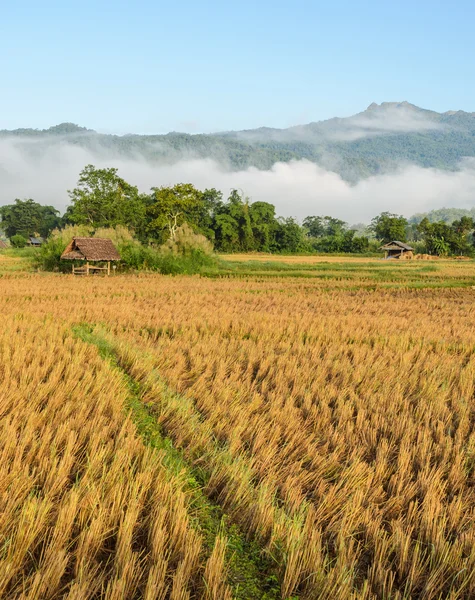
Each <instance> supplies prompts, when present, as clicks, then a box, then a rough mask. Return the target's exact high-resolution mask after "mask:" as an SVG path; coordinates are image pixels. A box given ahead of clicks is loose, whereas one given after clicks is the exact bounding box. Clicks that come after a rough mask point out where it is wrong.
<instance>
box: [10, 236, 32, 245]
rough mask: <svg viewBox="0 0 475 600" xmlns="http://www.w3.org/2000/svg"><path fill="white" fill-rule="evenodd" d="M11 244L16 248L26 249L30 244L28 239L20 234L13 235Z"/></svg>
mask: <svg viewBox="0 0 475 600" xmlns="http://www.w3.org/2000/svg"><path fill="white" fill-rule="evenodd" d="M10 243H11V245H12V246H13V247H14V248H24V247H25V246H26V245H27V244H28V240H27V239H26V237H23V236H22V235H20V234H16V235H12V237H11V238H10Z"/></svg>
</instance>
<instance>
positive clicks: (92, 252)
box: [61, 237, 120, 275]
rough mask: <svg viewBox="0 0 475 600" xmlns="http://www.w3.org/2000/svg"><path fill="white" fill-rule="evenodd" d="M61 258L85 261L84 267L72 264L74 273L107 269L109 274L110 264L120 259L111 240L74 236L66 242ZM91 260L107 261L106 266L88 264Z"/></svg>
mask: <svg viewBox="0 0 475 600" xmlns="http://www.w3.org/2000/svg"><path fill="white" fill-rule="evenodd" d="M61 259H62V260H73V261H76V260H80V261H86V264H85V266H84V267H75V266H74V264H73V274H76V275H89V273H90V272H94V271H107V275H110V264H111V262H115V261H118V260H120V254H119V253H118V252H117V250H116V247H115V246H114V244H113V243H112V241H111V240H106V239H102V238H83V237H76V238H73V239H72V240H71V242H70V243H69V244H68V247H67V248H66V250H65V251H64V252H63V254H62V255H61ZM91 262H92V263H107V266H97V265H90V264H89V263H91Z"/></svg>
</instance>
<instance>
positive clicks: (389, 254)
mask: <svg viewBox="0 0 475 600" xmlns="http://www.w3.org/2000/svg"><path fill="white" fill-rule="evenodd" d="M380 250H384V258H413V256H414V254H413V253H414V248H411V246H409V245H408V244H405V243H404V242H400V241H398V240H394V241H392V242H389V243H388V244H385V245H384V246H381V248H380Z"/></svg>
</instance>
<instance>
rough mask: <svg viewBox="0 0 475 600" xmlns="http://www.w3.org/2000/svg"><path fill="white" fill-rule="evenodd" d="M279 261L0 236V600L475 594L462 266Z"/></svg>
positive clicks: (469, 317) (468, 344)
mask: <svg viewBox="0 0 475 600" xmlns="http://www.w3.org/2000/svg"><path fill="white" fill-rule="evenodd" d="M290 258H291V257H286V258H282V257H279V260H278V261H277V263H279V264H275V263H273V265H274V266H273V267H272V268H270V267H269V268H268V267H266V266H265V265H269V264H270V262H271V260H270V259H269V257H266V260H265V261H264V262H263V263H257V266H256V263H255V262H253V261H252V260H251V259H250V258H249V257H240V258H238V260H237V261H236V262H234V263H232V264H231V263H226V264H224V265H223V266H222V269H221V270H220V271H219V272H215V273H211V274H210V275H211V276H210V277H206V278H205V277H197V276H195V277H185V276H180V277H165V276H160V275H156V274H140V275H134V274H128V275H117V276H112V277H109V278H107V277H102V276H93V277H89V278H85V277H84V278H81V277H76V278H75V277H73V276H72V275H61V274H46V273H36V272H33V271H32V270H30V268H29V263H28V260H27V259H26V258H21V257H20V258H15V256H13V255H11V253H10V254H8V253H7V254H5V253H3V254H2V253H0V311H1V315H2V327H1V328H0V415H1V419H0V453H1V460H0V549H1V550H0V598H6V599H10V598H11V599H43V598H45V599H46V598H48V599H49V598H51V599H55V598H67V599H70V600H72V599H74V600H85V599H91V600H93V599H94V600H96V599H108V600H112V599H114V600H120V599H131V600H133V599H134V600H135V599H138V598H145V599H147V600H152V599H154V600H155V599H163V600H166V599H170V600H194V599H200V600H201V599H203V600H204V599H206V600H223V599H225V600H231V599H233V598H235V599H243V600H251V599H267V600H272V599H287V600H290V599H293V600H295V599H297V598H298V599H302V600H314V599H322V600H323V599H336V600H350V599H352V600H359V599H363V600H364V599H401V600H402V599H424V600H430V599H434V600H435V599H446V598H447V599H450V600H458V599H466V600H469V599H471V598H474V597H475V427H474V425H475V400H474V382H475V325H474V323H475V289H474V288H473V287H472V286H475V263H474V262H471V261H469V262H457V261H440V262H439V261H434V263H432V262H430V263H424V262H423V261H420V262H419V261H418V262H416V261H414V262H411V264H408V263H401V264H394V263H393V262H392V261H390V262H389V261H388V262H384V261H378V260H377V259H360V260H354V259H351V260H345V259H344V258H335V260H329V259H328V257H324V259H322V261H323V262H318V263H317V262H316V261H315V262H313V261H311V260H310V257H309V258H305V257H304V258H302V257H298V261H297V260H296V259H295V258H294V257H292V260H290ZM312 258H313V257H312ZM280 263H281V264H283V265H284V266H283V267H281V266H280ZM263 265H264V266H263ZM289 267H290V269H289Z"/></svg>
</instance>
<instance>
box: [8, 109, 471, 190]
mask: <svg viewBox="0 0 475 600" xmlns="http://www.w3.org/2000/svg"><path fill="white" fill-rule="evenodd" d="M1 140H3V141H7V142H8V141H11V140H13V143H15V144H16V145H19V146H22V147H23V149H24V151H26V152H30V154H31V153H34V152H35V151H36V152H38V147H39V148H40V150H41V146H42V145H43V146H44V147H45V148H47V147H51V146H55V145H58V144H71V145H75V146H79V147H82V148H84V149H86V150H88V151H90V152H91V153H92V157H93V158H94V155H97V156H101V157H102V158H104V157H106V158H107V159H109V158H110V160H111V161H113V160H114V159H115V158H117V157H127V158H132V159H134V158H135V159H137V157H140V158H142V159H144V160H146V161H148V162H151V163H152V164H153V163H159V164H173V163H176V162H179V161H180V160H188V159H193V158H197V159H212V160H215V161H216V162H218V163H220V164H222V165H223V166H224V167H226V168H229V169H233V170H242V169H247V168H249V167H255V168H258V169H263V170H267V169H270V168H272V166H273V165H274V164H275V163H276V162H289V161H291V160H302V159H305V160H309V161H311V162H314V163H316V164H317V165H319V166H320V167H322V168H323V169H326V170H329V171H334V172H336V173H338V174H339V175H340V176H341V177H342V178H343V179H345V180H347V181H349V182H350V183H356V182H357V181H359V180H361V179H364V178H367V177H371V176H374V175H379V174H384V173H388V172H392V171H394V170H397V169H398V168H400V166H401V165H407V164H414V165H417V166H420V167H424V168H437V169H444V170H457V169H458V168H459V165H460V163H461V161H463V159H465V158H475V113H470V112H465V111H462V110H457V111H455V110H454V111H446V112H443V113H438V112H436V111H432V110H428V109H424V108H421V107H418V106H416V105H414V104H411V103H410V102H408V101H406V100H404V101H402V102H382V103H381V104H377V103H376V102H373V103H371V104H370V105H369V106H368V107H367V108H366V109H365V110H363V111H362V112H360V113H357V114H355V115H352V116H350V117H333V118H331V119H326V120H322V121H315V122H310V123H307V124H303V125H294V126H292V127H288V128H281V129H279V128H272V127H259V128H256V129H248V130H240V131H224V132H218V133H199V134H189V133H181V132H169V133H167V134H125V135H117V134H105V133H99V132H97V131H94V130H92V129H88V128H87V127H83V126H79V125H76V124H75V123H70V122H64V123H59V124H58V125H53V126H52V127H49V128H48V129H43V130H41V129H32V128H20V129H15V130H5V129H4V130H0V141H1ZM32 140H34V141H35V142H37V143H36V144H28V143H27V142H30V141H32ZM29 146H31V148H29ZM0 166H1V165H0Z"/></svg>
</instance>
